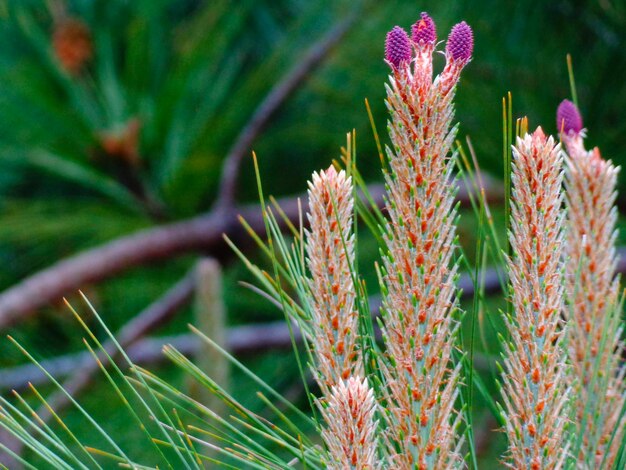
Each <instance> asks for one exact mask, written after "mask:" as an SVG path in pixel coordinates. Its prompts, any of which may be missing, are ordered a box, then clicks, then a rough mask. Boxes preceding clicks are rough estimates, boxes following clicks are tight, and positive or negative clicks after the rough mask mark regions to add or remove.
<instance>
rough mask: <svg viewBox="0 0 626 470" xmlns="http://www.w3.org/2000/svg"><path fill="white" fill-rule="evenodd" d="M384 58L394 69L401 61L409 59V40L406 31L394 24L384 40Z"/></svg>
mask: <svg viewBox="0 0 626 470" xmlns="http://www.w3.org/2000/svg"><path fill="white" fill-rule="evenodd" d="M385 59H387V62H389V63H390V64H391V65H392V66H393V67H394V68H395V69H397V68H398V67H400V64H401V63H403V62H410V61H411V40H410V39H409V35H408V34H406V31H405V30H404V29H402V28H401V27H400V26H394V27H393V29H392V30H391V31H389V32H388V33H387V39H386V40H385Z"/></svg>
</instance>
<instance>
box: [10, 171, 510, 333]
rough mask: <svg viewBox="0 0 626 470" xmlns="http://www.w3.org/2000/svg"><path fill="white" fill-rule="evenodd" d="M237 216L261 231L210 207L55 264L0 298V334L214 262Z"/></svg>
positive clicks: (233, 213)
mask: <svg viewBox="0 0 626 470" xmlns="http://www.w3.org/2000/svg"><path fill="white" fill-rule="evenodd" d="M368 191H369V192H370V194H371V196H372V198H373V199H374V201H375V202H376V204H378V205H379V206H381V207H382V205H383V194H384V187H383V185H372V186H369V187H368ZM485 191H486V195H487V198H488V200H489V201H492V202H493V201H497V200H501V198H502V191H501V190H500V188H499V186H498V185H497V184H494V183H493V181H492V180H489V179H485ZM299 199H302V202H303V204H302V210H304V211H306V210H307V204H306V195H301V196H298V197H291V198H284V199H279V200H278V203H279V204H280V206H281V207H282V208H283V210H284V212H285V214H286V216H287V218H288V219H289V220H290V221H291V222H293V223H298V220H299V207H298V200H299ZM457 199H458V200H459V201H460V202H461V203H462V204H463V205H465V206H468V205H469V194H468V188H466V187H465V186H464V185H463V184H461V186H460V189H459V192H458V194H457ZM238 215H241V216H242V217H243V218H244V219H245V220H246V221H247V222H248V224H249V225H250V227H251V228H252V229H253V230H254V231H255V232H257V233H263V232H264V231H265V224H264V222H263V211H262V210H261V207H260V206H259V205H258V204H253V205H246V206H239V207H233V208H225V207H216V208H215V209H213V210H212V211H210V212H208V213H207V214H204V215H200V216H198V217H194V218H191V219H188V220H184V221H181V222H176V223H172V224H168V225H162V226H159V227H155V228H150V229H145V230H141V231H139V232H136V233H134V234H131V235H127V236H123V237H120V238H118V239H116V240H113V241H111V242H108V243H105V244H103V245H100V246H98V247H95V248H91V249H88V250H86V251H83V252H81V253H78V254H76V255H73V256H70V257H69V258H66V259H64V260H61V261H59V262H57V263H55V264H53V265H51V266H49V267H48V268H45V269H43V270H41V271H39V272H38V273H35V274H33V275H32V276H30V277H28V278H26V279H24V280H23V281H21V282H19V283H18V284H15V285H14V286H13V287H10V288H9V289H7V290H5V291H4V292H2V293H1V294H0V329H1V328H6V327H8V326H11V325H14V324H16V323H18V322H20V321H23V320H25V319H27V318H29V317H30V316H32V315H34V313H35V312H36V309H38V308H40V307H43V306H45V305H48V304H50V303H52V302H55V301H58V300H59V299H61V298H62V297H63V295H65V294H67V293H68V292H74V291H77V290H78V289H80V288H81V287H82V286H85V285H86V284H90V283H93V282H97V281H101V280H103V279H106V278H110V277H112V276H114V275H116V274H118V273H120V272H122V271H125V270H127V269H130V268H132V267H135V266H140V265H144V264H147V263H149V262H152V261H157V260H163V259H169V258H173V257H175V256H178V255H181V254H184V253H190V252H197V251H203V252H206V253H208V254H210V255H213V256H216V257H219V256H218V255H219V254H220V253H222V252H223V251H224V250H225V249H226V248H227V247H226V244H225V243H224V240H223V235H224V234H226V235H227V236H228V237H229V238H231V239H234V240H236V239H238V237H239V236H242V235H244V234H245V230H244V229H243V228H242V227H241V224H240V223H239V222H238V219H237V216H238ZM279 223H280V224H282V225H283V228H284V225H285V223H284V221H283V220H282V219H279Z"/></svg>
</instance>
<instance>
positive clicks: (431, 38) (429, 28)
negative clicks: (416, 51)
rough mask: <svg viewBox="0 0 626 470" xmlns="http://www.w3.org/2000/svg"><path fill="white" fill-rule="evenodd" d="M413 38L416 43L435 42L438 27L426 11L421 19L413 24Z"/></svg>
mask: <svg viewBox="0 0 626 470" xmlns="http://www.w3.org/2000/svg"><path fill="white" fill-rule="evenodd" d="M411 39H413V42H414V43H415V44H418V45H419V44H435V42H436V41H437V28H436V27H435V22H434V21H433V19H432V18H431V17H430V16H429V15H428V13H426V12H422V14H421V15H420V19H419V20H417V21H416V22H415V24H414V25H413V26H411Z"/></svg>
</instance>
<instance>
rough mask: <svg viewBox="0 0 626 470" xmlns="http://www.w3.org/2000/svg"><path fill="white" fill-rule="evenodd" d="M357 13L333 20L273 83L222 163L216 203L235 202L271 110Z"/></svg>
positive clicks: (278, 104)
mask: <svg viewBox="0 0 626 470" xmlns="http://www.w3.org/2000/svg"><path fill="white" fill-rule="evenodd" d="M356 18H357V15H356V12H355V11H353V12H352V13H351V14H350V15H349V16H348V17H346V18H345V19H344V20H343V21H341V22H339V23H337V24H336V25H335V26H334V27H333V28H332V29H331V30H330V31H328V33H326V35H324V36H323V37H322V38H321V39H319V40H318V41H317V42H316V43H314V44H313V45H312V46H311V47H310V48H309V50H308V51H307V53H306V54H304V55H303V56H302V59H301V60H300V62H298V63H297V64H295V66H294V67H293V68H292V69H291V70H289V72H287V74H286V75H284V76H283V78H282V79H281V80H280V81H279V82H278V83H276V84H275V85H274V87H273V88H272V89H271V90H270V92H269V93H268V95H267V96H266V97H265V99H264V100H263V101H262V102H261V103H260V104H259V106H258V108H257V109H256V111H255V112H254V114H253V115H252V117H251V118H250V121H248V124H246V126H245V127H244V128H243V129H242V130H241V132H240V133H239V136H238V137H237V139H236V140H235V143H234V145H233V146H232V147H231V149H230V151H229V152H228V155H227V156H226V159H225V161H224V165H223V167H222V176H221V180H220V189H219V193H218V198H217V201H216V206H223V207H231V206H232V205H233V204H234V202H235V193H236V189H237V180H238V178H239V170H240V167H241V162H242V160H243V157H244V156H245V155H246V153H247V152H249V151H250V146H251V145H252V143H253V142H254V140H255V139H256V138H257V137H258V135H259V134H260V133H261V131H262V130H263V128H264V127H265V126H266V125H267V123H268V122H269V120H270V119H271V118H272V116H273V115H274V113H275V112H276V111H277V110H278V109H279V108H280V106H281V105H282V104H283V103H284V102H285V100H287V98H289V96H291V94H292V93H293V92H294V91H295V90H296V89H297V88H298V85H300V83H301V82H302V81H304V80H306V79H307V78H308V77H309V74H310V73H311V71H312V70H314V69H315V68H316V67H317V66H318V65H320V64H321V63H322V61H323V60H324V58H325V57H326V55H327V54H328V53H329V52H330V51H331V49H332V48H333V47H334V46H335V45H337V44H338V43H339V41H340V40H341V38H342V37H343V36H344V35H345V34H346V33H347V32H348V30H349V29H350V27H351V26H352V25H353V24H354V21H355V20H356Z"/></svg>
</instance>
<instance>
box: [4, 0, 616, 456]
mask: <svg viewBox="0 0 626 470" xmlns="http://www.w3.org/2000/svg"><path fill="white" fill-rule="evenodd" d="M423 10H426V11H428V12H429V13H430V15H431V16H432V17H433V18H434V19H435V21H436V23H437V28H438V33H439V37H440V39H442V40H443V39H445V37H446V36H447V32H448V31H449V30H450V28H451V27H452V25H453V24H454V23H456V22H458V21H461V20H465V21H467V22H468V23H469V24H470V25H471V26H472V28H473V29H474V34H475V51H474V59H473V61H472V62H471V64H470V65H469V66H468V67H467V68H466V70H465V71H464V73H463V77H462V80H461V84H460V86H459V89H458V99H457V110H456V118H457V120H458V121H459V123H460V127H459V134H458V137H459V139H460V140H462V141H465V138H466V136H469V137H470V138H471V141H472V144H473V146H474V148H475V151H476V155H477V157H478V160H479V163H480V166H481V168H482V169H483V170H484V171H485V172H487V173H489V174H491V175H492V176H493V177H494V178H495V179H496V180H498V179H501V178H502V171H503V163H502V98H503V97H504V96H505V95H506V94H507V93H508V92H509V91H510V92H511V93H512V96H513V114H514V117H520V116H524V115H526V116H528V117H529V120H530V125H531V127H534V126H536V125H541V126H542V127H543V128H544V129H545V130H546V131H547V132H550V133H555V131H556V129H555V117H554V116H555V110H556V107H557V105H558V103H559V102H560V101H561V100H562V99H564V98H570V83H569V78H568V72H567V66H566V54H568V53H569V54H571V57H572V63H573V69H574V74H575V78H576V88H577V91H578V100H579V105H580V109H581V111H582V114H583V117H584V121H585V127H587V128H588V136H589V137H588V142H589V144H590V145H598V146H599V147H600V149H601V151H602V153H603V155H604V156H605V157H607V158H611V159H613V160H614V161H615V162H616V163H617V164H623V163H624V161H626V137H625V136H626V118H625V117H624V109H626V86H625V85H624V77H626V42H625V39H626V2H623V1H621V0H578V1H577V0H555V1H549V2H547V1H539V0H536V1H519V2H505V1H498V0H480V1H479V0H475V1H471V0H465V1H437V2H424V1H412V0H410V1H409V0H404V1H393V2H392V1H354V0H349V1H330V0H317V1H307V0H250V1H246V0H241V1H223V0H206V1H202V0H65V1H64V0H0V168H1V169H0V292H1V291H5V292H7V291H8V289H10V288H12V287H14V286H15V285H16V284H18V283H19V282H21V281H23V280H24V279H28V278H29V277H30V276H33V275H34V274H36V273H37V272H39V271H40V270H42V269H44V268H47V267H49V266H51V265H53V264H55V263H57V262H59V261H60V260H63V259H66V258H70V257H72V256H75V255H76V254H77V253H79V252H81V251H82V250H87V249H94V248H97V247H99V246H101V245H102V244H104V243H107V242H110V241H113V240H116V239H123V237H127V236H129V235H130V234H133V233H135V232H137V231H138V230H143V229H150V228H151V227H157V226H167V225H168V224H173V223H176V222H178V221H185V220H187V219H189V218H191V217H195V216H198V215H201V214H207V213H210V211H212V210H213V211H216V210H217V209H216V208H218V209H219V207H220V206H219V205H216V201H217V200H218V196H219V194H220V192H219V191H220V181H221V178H222V165H223V163H224V161H225V158H226V156H227V155H229V154H230V153H231V152H233V147H234V146H236V144H240V145H241V135H242V130H246V129H249V128H250V126H253V127H254V125H255V121H254V119H258V118H259V116H261V117H267V118H268V119H266V120H264V121H263V122H262V124H263V125H262V126H260V128H259V129H257V130H258V131H259V132H255V133H254V135H253V137H254V138H253V139H252V141H251V142H244V144H243V150H242V152H243V155H244V156H243V159H242V161H241V174H240V178H239V181H238V184H237V185H236V191H235V202H236V204H254V203H256V201H257V200H258V198H257V191H256V183H255V179H254V171H253V165H252V159H251V158H249V157H250V154H251V151H252V150H254V151H255V152H256V154H257V156H258V161H259V166H260V172H261V177H262V180H263V185H264V188H265V191H266V192H267V193H270V194H273V195H276V196H290V195H297V194H301V193H302V192H303V191H304V189H305V188H306V181H307V179H308V177H309V176H310V174H311V172H312V171H314V170H318V169H320V168H323V167H327V166H328V165H329V164H330V162H331V161H332V159H333V158H337V157H338V156H339V148H340V147H341V146H343V145H345V141H346V133H347V132H349V131H351V130H352V129H354V130H356V142H357V154H358V166H359V168H360V171H361V172H362V174H363V175H364V176H365V178H366V179H367V181H369V182H380V180H381V173H380V162H379V157H378V152H377V150H376V144H375V140H374V137H373V133H372V130H371V126H370V123H369V120H368V115H367V111H366V107H365V103H364V100H365V99H366V98H367V99H368V101H369V103H370V106H371V109H372V113H373V118H374V122H375V123H376V126H377V128H378V131H379V133H380V135H381V138H382V141H383V143H386V142H387V141H388V140H387V138H386V135H385V129H386V119H387V118H386V110H385V105H384V96H385V92H384V86H383V85H384V82H385V80H386V77H387V74H388V66H387V65H386V64H385V63H384V61H383V46H384V39H385V34H386V32H387V31H388V30H389V29H391V27H393V26H394V25H396V24H397V25H400V26H403V27H405V28H407V29H408V28H409V27H410V25H411V24H412V23H413V22H414V21H415V19H416V18H417V17H418V15H419V12H420V11H423ZM343 30H345V34H339V33H338V31H339V32H343ZM333 31H334V32H335V34H334V36H332V34H333ZM329 32H330V33H329ZM329 34H331V36H332V37H331V39H332V40H333V41H334V42H335V43H336V44H334V45H333V46H332V47H328V48H327V49H328V50H324V52H323V54H322V55H321V56H320V57H319V60H318V61H316V62H315V63H311V64H309V67H308V68H307V69H306V71H305V72H306V73H304V74H303V76H302V77H299V78H298V79H297V80H294V81H293V82H292V83H291V85H292V89H290V90H289V92H288V93H285V96H283V97H280V98H281V99H279V100H278V102H277V103H275V104H276V106H275V108H273V109H271V111H272V112H271V113H269V115H267V116H264V115H263V106H264V105H265V106H267V103H268V96H269V97H270V98H272V93H274V98H275V97H276V96H275V95H276V92H277V86H280V84H281V83H282V84H283V85H284V84H285V82H288V79H289V77H290V74H291V76H292V77H293V74H294V73H295V72H297V69H298V67H299V66H300V65H301V64H302V63H303V61H307V60H310V59H311V57H310V54H311V51H312V48H313V49H315V47H316V45H317V46H320V44H321V45H322V46H323V45H324V44H323V42H324V40H325V39H326V40H328V38H329ZM327 45H328V44H327ZM313 52H315V50H313ZM442 64H443V57H439V58H437V59H436V66H438V67H441V66H442ZM294 71H295V72H294ZM278 91H280V88H278ZM283 91H284V89H283ZM264 103H265V104H264ZM270 104H271V100H270ZM620 187H621V188H622V190H623V189H625V187H624V180H623V179H622V182H621V185H620ZM471 219H472V216H471V215H468V220H469V222H468V223H467V225H466V226H465V230H464V229H462V230H461V236H462V237H463V236H466V238H465V239H462V243H464V244H466V245H467V246H471V245H472V243H473V240H472V238H471V235H472V234H471V230H470V229H468V228H467V227H471ZM232 234H234V236H235V239H236V240H238V241H240V242H241V244H242V246H244V247H245V248H246V250H247V253H249V255H250V256H251V257H253V258H256V257H258V258H259V260H261V257H260V255H257V254H255V252H254V250H253V247H252V245H251V244H250V243H248V242H247V241H246V239H247V238H246V236H245V234H244V233H243V230H239V231H237V229H232ZM237 235H238V236H237ZM197 245H198V244H196V245H194V246H193V247H192V248H190V249H181V250H173V251H172V253H161V254H159V255H158V256H155V257H154V259H149V260H147V261H146V262H139V263H134V264H132V265H131V266H129V267H128V269H120V270H117V271H115V272H114V274H112V275H106V276H101V277H102V279H99V280H98V282H95V281H94V282H88V283H85V284H82V285H80V286H72V289H71V290H70V291H69V292H63V295H66V296H67V297H68V299H69V300H70V301H71V302H72V303H76V304H77V308H79V309H81V308H82V307H81V306H80V305H81V302H80V301H79V300H78V298H77V296H76V294H75V292H76V289H75V287H80V288H81V289H82V290H83V291H84V292H85V294H86V295H87V297H88V298H89V299H90V300H91V301H92V303H93V304H94V306H95V307H96V309H97V310H98V311H99V313H100V314H101V315H102V316H103V318H104V319H105V320H106V322H107V323H108V325H109V326H110V327H111V329H112V330H113V331H117V330H118V329H119V328H120V327H122V326H123V325H124V324H126V323H127V322H128V321H129V320H130V319H132V318H133V317H134V316H135V315H136V314H137V313H138V312H140V311H141V310H142V309H144V308H145V307H146V306H147V305H149V304H150V303H151V302H153V301H155V299H158V298H159V297H161V296H162V295H163V293H164V292H166V291H167V290H168V289H169V288H170V287H171V286H172V285H174V284H175V283H176V282H177V281H178V280H179V279H180V278H181V277H183V276H184V275H185V273H186V272H188V271H189V270H190V269H191V268H192V266H194V264H195V263H196V262H197V260H198V258H199V257H201V256H205V255H210V256H213V257H216V258H218V259H219V260H220V261H221V262H222V264H223V270H224V278H223V289H224V302H225V304H226V308H227V311H228V324H229V325H230V326H232V325H239V324H250V323H255V324H256V323H263V322H268V321H277V320H281V319H282V318H283V317H282V314H281V313H280V311H278V310H277V309H276V308H275V307H274V306H272V305H271V304H270V303H269V302H267V301H265V300H264V299H262V298H261V297H259V296H258V295H256V294H255V293H254V292H252V291H250V290H249V289H245V288H244V287H242V286H240V285H239V284H238V281H246V280H250V279H251V277H250V275H249V274H248V273H247V271H246V269H245V268H244V267H243V266H242V265H241V264H240V263H238V262H237V261H236V260H235V257H234V256H233V255H232V253H231V250H230V249H229V248H228V247H226V246H225V245H224V244H223V243H215V244H213V245H211V247H212V248H211V249H209V248H207V249H206V250H205V249H197ZM368 248H371V250H370V251H371V252H368ZM360 251H361V253H362V256H363V259H362V260H361V262H362V263H363V265H366V266H368V268H367V269H370V270H371V268H372V265H373V262H374V260H376V258H377V252H376V248H375V245H374V244H373V243H370V244H369V245H368V244H367V238H366V237H365V241H364V245H363V247H362V248H361V249H360ZM367 269H366V270H365V271H367ZM59 281H62V279H61V280H59ZM371 281H372V282H371V283H370V289H371V291H372V293H375V292H376V290H377V286H376V283H375V281H374V277H373V276H372V278H371ZM1 295H2V294H0V315H2V308H9V307H7V305H8V304H7V303H6V302H5V303H4V304H3V303H2V296H1ZM31 295H32V294H31ZM495 305H497V302H496V304H495ZM31 310H35V311H29V312H28V314H24V315H22V314H21V313H20V315H19V316H18V317H19V318H18V319H17V320H14V321H12V322H11V323H10V325H9V324H7V326H6V327H5V328H4V330H5V331H3V333H10V334H11V335H12V336H14V337H16V338H17V339H18V340H19V341H20V342H21V343H22V344H23V345H25V346H26V347H27V348H28V349H30V350H31V351H33V352H34V354H35V355H36V356H37V357H38V358H51V357H56V356H60V355H66V354H70V353H73V352H76V351H79V350H81V349H82V347H83V345H82V341H81V337H82V333H81V332H80V330H79V329H78V328H77V326H76V322H75V320H74V318H73V317H71V315H70V314H68V311H67V308H66V307H65V306H63V305H62V303H61V301H60V296H59V297H58V298H56V299H54V300H53V301H46V302H44V303H43V305H38V306H37V307H36V308H33V309H31ZM192 310H193V309H192V308H191V307H190V306H187V307H185V308H183V309H181V312H180V313H179V314H178V315H177V316H176V318H175V319H174V320H172V321H171V322H169V323H168V324H167V325H166V326H163V327H161V328H160V329H159V330H158V331H157V332H156V335H157V336H159V335H166V334H167V335H175V334H181V333H184V332H186V331H188V330H187V326H186V325H187V323H189V322H193V321H194V315H193V312H192ZM493 313H494V314H497V307H496V306H494V310H493ZM26 315H28V318H27V319H24V320H22V319H21V317H26ZM3 337H4V335H3ZM243 360H245V361H246V363H247V364H249V365H250V367H252V368H254V370H256V371H258V373H259V374H261V375H262V376H264V378H265V379H266V380H268V381H270V382H271V383H274V384H276V387H277V388H278V389H280V390H282V391H286V393H291V394H292V395H294V396H295V399H296V400H297V399H298V393H297V386H296V385H294V384H297V383H298V381H299V380H300V379H299V377H298V375H297V373H296V370H295V365H294V364H293V360H292V359H290V355H289V354H285V353H284V352H281V353H276V352H271V351H270V352H268V353H264V354H260V353H258V354H255V355H254V356H247V357H246V356H244V357H243ZM23 362H24V358H23V356H22V355H21V354H20V353H19V351H17V350H16V349H15V348H14V347H13V346H11V345H10V344H9V342H8V341H5V340H0V368H9V367H15V366H18V365H19V364H22V363H23ZM154 367H155V368H157V366H156V365H155V366H154ZM157 370H158V371H159V373H161V374H162V375H164V376H166V377H168V378H169V379H170V380H173V381H177V380H178V381H183V380H184V379H183V378H182V377H180V374H179V373H178V372H177V371H176V370H175V369H173V368H171V367H168V366H166V365H160V366H158V368H157ZM237 383H238V384H239V385H238V386H239V387H241V389H240V390H238V393H240V394H242V395H245V393H246V388H245V387H246V386H251V385H250V384H248V385H245V382H243V381H241V382H237ZM294 387H296V391H295V392H294ZM44 390H45V388H44ZM87 390H88V393H87V394H85V395H84V396H85V400H87V402H88V403H91V407H92V408H93V410H94V413H96V414H98V413H100V415H101V416H102V417H103V418H104V419H105V420H106V421H109V425H110V426H111V427H112V429H114V430H115V433H118V434H119V435H120V436H126V435H127V436H128V437H129V438H130V439H131V440H132V436H134V435H135V434H134V433H136V432H138V431H137V430H136V429H135V428H134V427H132V426H130V423H128V422H127V421H126V420H125V419H124V418H123V416H124V415H123V414H122V413H121V412H120V414H117V413H116V405H115V400H110V398H109V397H108V395H107V394H108V393H109V392H107V391H104V389H103V388H102V389H101V387H100V384H99V382H98V380H94V381H93V382H92V384H91V385H90V386H89V388H88V389H87ZM4 392H6V390H3V393H4ZM300 399H301V398H300ZM103 400H108V401H107V402H106V403H107V406H106V407H104V409H103V407H102V406H100V405H101V403H103ZM485 413H486V414H488V411H487V410H485ZM70 419H72V418H71V415H70ZM77 419H78V418H77ZM485 420H486V422H487V424H486V426H487V428H489V426H491V428H494V427H495V425H494V424H493V423H492V422H489V421H488V419H487V418H485ZM77 426H80V423H77ZM488 441H489V439H488ZM495 441H496V442H495V444H493V445H486V450H484V456H483V457H482V458H485V459H490V458H492V457H493V455H497V454H498V452H499V451H500V450H501V443H500V444H498V442H497V441H498V440H497V439H495ZM135 451H136V452H137V453H138V454H141V452H142V449H136V450H135Z"/></svg>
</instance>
